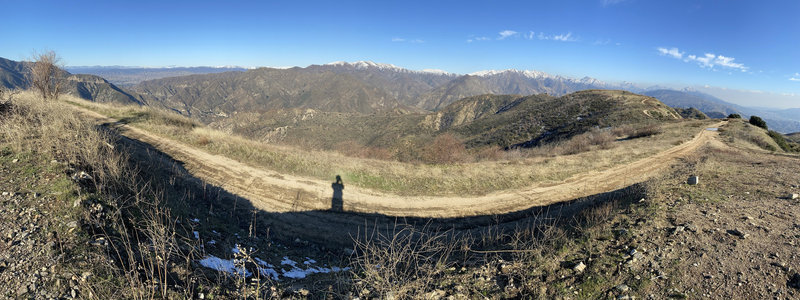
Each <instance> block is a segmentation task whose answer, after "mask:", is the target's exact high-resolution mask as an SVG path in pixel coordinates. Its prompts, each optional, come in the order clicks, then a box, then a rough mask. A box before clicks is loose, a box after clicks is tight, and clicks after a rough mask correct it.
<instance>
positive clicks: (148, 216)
mask: <svg viewBox="0 0 800 300" xmlns="http://www.w3.org/2000/svg"><path fill="white" fill-rule="evenodd" d="M9 103H10V105H8V106H6V107H7V108H8V109H7V110H5V111H3V112H2V115H0V149H2V151H0V154H2V155H0V163H2V165H3V166H10V167H15V168H17V169H14V170H15V171H16V172H17V173H16V175H14V178H13V179H12V180H17V181H20V183H19V184H18V185H17V186H16V188H17V189H20V190H19V191H18V192H17V193H21V194H22V195H23V199H26V200H27V199H31V200H27V201H34V202H36V201H40V204H38V205H37V204H36V203H25V204H20V205H26V206H29V207H30V208H28V209H29V210H32V209H36V210H38V211H39V213H40V214H42V216H46V217H45V218H44V220H43V221H41V224H44V225H43V228H42V230H40V231H39V232H41V233H42V234H43V236H37V237H36V239H37V240H41V241H43V242H42V243H43V244H44V241H46V242H47V245H48V246H49V247H45V248H43V249H46V250H47V257H40V258H39V259H47V260H49V261H51V262H52V263H54V264H55V265H54V267H53V269H51V271H53V270H58V272H59V273H57V274H69V275H59V276H66V277H64V278H60V277H54V278H56V279H58V280H59V281H60V282H61V283H60V284H58V285H57V284H53V283H52V282H51V283H50V284H53V285H52V286H47V287H46V288H55V289H56V290H57V291H56V294H55V295H57V297H61V296H62V295H70V294H71V293H75V292H77V295H79V297H80V298H86V299H110V298H118V297H120V296H121V295H124V297H125V298H132V299H153V298H191V297H193V295H194V293H195V291H194V289H193V287H194V286H197V285H198V284H202V283H205V282H207V281H206V279H205V277H202V276H194V277H193V278H191V280H189V279H190V278H186V277H183V278H180V277H181V276H180V275H179V274H189V275H191V274H192V272H191V271H188V272H187V271H186V270H187V269H188V270H191V266H190V265H187V262H188V263H191V262H192V257H193V256H192V251H190V250H186V249H192V247H191V246H190V245H187V244H186V243H183V242H181V239H178V238H176V237H178V236H180V235H185V233H183V232H181V231H180V230H178V229H177V228H174V227H169V224H172V223H174V222H175V221H174V219H172V218H169V217H168V218H163V216H164V215H166V216H169V209H168V208H167V207H165V206H164V205H163V203H162V201H163V199H161V198H159V197H158V193H155V192H153V190H151V189H150V188H149V185H148V184H146V183H144V182H141V181H140V178H138V177H137V176H138V174H137V172H136V170H134V169H132V168H131V165H130V164H129V160H128V156H127V155H126V153H125V151H124V149H119V148H118V147H119V144H117V140H116V139H115V135H114V133H112V132H109V131H108V130H106V129H103V128H101V127H99V126H97V125H96V124H95V122H94V121H93V120H87V119H85V118H84V117H83V116H82V115H80V114H76V113H75V112H74V110H73V109H72V108H71V107H70V106H68V105H66V104H64V103H63V102H60V101H52V100H51V101H44V100H42V99H41V98H39V97H38V96H35V95H34V94H33V93H29V92H23V93H19V94H17V95H15V97H13V99H11V101H10V102H9ZM15 160H16V161H15ZM21 182H29V183H28V184H21ZM31 182H34V183H35V184H31ZM25 226H28V225H25ZM31 226H33V225H31ZM44 235H46V236H44ZM51 244H52V246H50V245H51ZM36 271H38V270H31V272H36ZM178 278H180V280H184V282H186V283H187V284H186V285H183V286H182V287H177V288H176V286H175V282H176V280H177V279H178ZM69 282H73V284H72V285H69V286H67V285H66V283H69ZM71 286H72V287H74V290H72V291H70V287H71ZM65 288H66V289H67V290H66V294H65V292H64V290H63V289H65ZM18 296H20V295H18ZM38 296H40V295H37V297H38Z"/></svg>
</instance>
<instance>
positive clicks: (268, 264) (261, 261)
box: [254, 257, 274, 268]
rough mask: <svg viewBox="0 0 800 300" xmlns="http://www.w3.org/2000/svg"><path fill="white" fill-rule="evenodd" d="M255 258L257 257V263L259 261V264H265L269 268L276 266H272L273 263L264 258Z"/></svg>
mask: <svg viewBox="0 0 800 300" xmlns="http://www.w3.org/2000/svg"><path fill="white" fill-rule="evenodd" d="M254 259H255V261H256V263H257V264H259V265H262V266H265V267H267V268H274V267H273V266H272V264H270V263H268V262H266V261H264V260H263V259H260V258H258V257H255V258H254Z"/></svg>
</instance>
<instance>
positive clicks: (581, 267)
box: [572, 262, 586, 273]
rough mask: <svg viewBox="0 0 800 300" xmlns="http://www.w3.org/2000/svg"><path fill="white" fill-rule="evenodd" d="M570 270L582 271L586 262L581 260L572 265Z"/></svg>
mask: <svg viewBox="0 0 800 300" xmlns="http://www.w3.org/2000/svg"><path fill="white" fill-rule="evenodd" d="M572 270H574V271H575V272H578V273H582V272H583V270H586V264H584V263H583V262H579V263H578V264H577V265H575V266H574V267H572Z"/></svg>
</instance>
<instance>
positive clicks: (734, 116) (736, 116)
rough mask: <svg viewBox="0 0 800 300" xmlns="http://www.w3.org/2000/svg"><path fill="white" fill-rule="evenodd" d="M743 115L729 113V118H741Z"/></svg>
mask: <svg viewBox="0 0 800 300" xmlns="http://www.w3.org/2000/svg"><path fill="white" fill-rule="evenodd" d="M741 118H742V116H741V115H740V114H730V115H728V119H741Z"/></svg>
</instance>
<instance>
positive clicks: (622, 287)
mask: <svg viewBox="0 0 800 300" xmlns="http://www.w3.org/2000/svg"><path fill="white" fill-rule="evenodd" d="M614 289H616V290H617V291H619V292H620V293H625V292H627V291H628V290H630V289H631V288H630V287H628V285H626V284H620V285H618V286H615V287H614Z"/></svg>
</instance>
